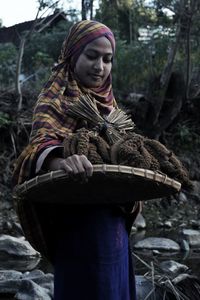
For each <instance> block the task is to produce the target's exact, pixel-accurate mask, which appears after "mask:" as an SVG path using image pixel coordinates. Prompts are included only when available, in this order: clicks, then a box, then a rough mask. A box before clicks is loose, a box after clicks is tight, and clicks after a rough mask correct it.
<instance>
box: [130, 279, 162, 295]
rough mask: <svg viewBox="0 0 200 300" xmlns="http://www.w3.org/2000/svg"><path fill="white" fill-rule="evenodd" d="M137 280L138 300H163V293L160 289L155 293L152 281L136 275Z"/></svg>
mask: <svg viewBox="0 0 200 300" xmlns="http://www.w3.org/2000/svg"><path fill="white" fill-rule="evenodd" d="M135 280H136V294H137V300H144V299H148V300H154V299H163V293H162V292H161V291H160V290H159V289H157V290H156V291H155V292H154V287H153V283H152V281H151V280H149V279H146V278H145V277H144V276H141V275H136V276H135Z"/></svg>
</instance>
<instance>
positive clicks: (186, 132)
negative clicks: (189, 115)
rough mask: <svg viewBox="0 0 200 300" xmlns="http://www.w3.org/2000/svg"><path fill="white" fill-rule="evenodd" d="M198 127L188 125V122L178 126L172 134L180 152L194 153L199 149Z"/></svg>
mask: <svg viewBox="0 0 200 300" xmlns="http://www.w3.org/2000/svg"><path fill="white" fill-rule="evenodd" d="M198 130H199V129H198V127H197V126H195V127H194V125H192V124H190V123H189V122H188V121H185V122H184V123H181V124H178V125H177V127H176V132H175V133H174V140H175V141H176V147H177V148H180V149H181V150H182V151H185V150H187V151H194V150H195V149H200V136H199V134H198Z"/></svg>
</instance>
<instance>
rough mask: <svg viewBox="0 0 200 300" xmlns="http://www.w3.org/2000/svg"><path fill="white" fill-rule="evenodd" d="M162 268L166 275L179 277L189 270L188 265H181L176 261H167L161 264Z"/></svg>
mask: <svg viewBox="0 0 200 300" xmlns="http://www.w3.org/2000/svg"><path fill="white" fill-rule="evenodd" d="M160 268H161V269H162V271H163V272H164V273H167V274H174V275H178V274H180V273H181V272H185V271H187V270H188V269H189V268H188V267H187V266H186V265H183V264H180V263H178V262H176V261H174V260H166V261H163V262H161V263H160Z"/></svg>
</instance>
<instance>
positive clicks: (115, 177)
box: [13, 164, 181, 256]
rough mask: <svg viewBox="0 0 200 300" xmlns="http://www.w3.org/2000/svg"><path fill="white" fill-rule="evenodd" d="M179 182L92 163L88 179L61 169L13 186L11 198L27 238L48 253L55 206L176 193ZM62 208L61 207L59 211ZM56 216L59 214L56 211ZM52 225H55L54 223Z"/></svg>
mask: <svg viewBox="0 0 200 300" xmlns="http://www.w3.org/2000/svg"><path fill="white" fill-rule="evenodd" d="M180 189H181V184H180V183H179V182H178V181H176V180H173V179H171V178H169V177H168V176H167V175H165V174H161V173H158V172H154V171H151V170H147V169H141V168H133V167H129V166H122V165H106V164H101V165H94V171H93V176H92V177H91V178H89V180H88V182H86V183H81V182H79V181H78V180H77V181H75V180H74V179H72V178H71V177H70V176H68V175H67V174H66V173H65V172H64V171H62V170H59V171H52V172H49V173H46V174H43V175H40V176H36V177H35V178H33V179H31V180H29V181H26V182H24V183H23V184H21V185H18V186H16V187H15V190H14V195H13V196H14V201H15V205H16V209H17V211H18V215H19V218H20V221H21V225H22V228H23V230H24V234H25V236H26V238H27V239H28V240H29V241H30V243H31V244H32V246H33V247H34V248H35V249H37V250H38V251H39V252H41V253H42V254H44V255H45V256H50V255H49V247H50V246H49V244H52V241H49V242H48V241H47V240H49V239H50V240H51V235H52V233H51V230H52V229H51V228H50V225H51V224H50V223H51V219H52V215H51V216H50V215H49V214H48V212H49V210H51V211H53V213H54V214H57V213H56V210H57V208H58V207H59V205H60V207H61V208H62V209H63V207H65V208H66V206H68V205H77V206H79V207H80V206H81V205H115V206H116V205H126V204H131V203H132V204H134V202H135V201H146V200H151V199H156V198H162V197H165V196H169V195H172V194H175V193H177V192H179V191H180ZM62 209H61V210H62ZM57 217H58V218H59V214H57ZM54 225H55V224H54Z"/></svg>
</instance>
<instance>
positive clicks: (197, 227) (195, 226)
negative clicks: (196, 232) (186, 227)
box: [189, 220, 200, 229]
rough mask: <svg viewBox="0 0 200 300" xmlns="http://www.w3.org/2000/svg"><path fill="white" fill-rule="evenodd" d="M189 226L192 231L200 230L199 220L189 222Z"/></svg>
mask: <svg viewBox="0 0 200 300" xmlns="http://www.w3.org/2000/svg"><path fill="white" fill-rule="evenodd" d="M189 224H190V225H191V227H192V229H200V221H199V220H190V222H189Z"/></svg>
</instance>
